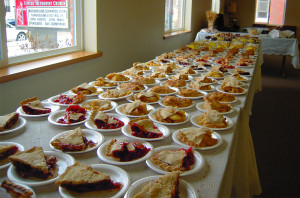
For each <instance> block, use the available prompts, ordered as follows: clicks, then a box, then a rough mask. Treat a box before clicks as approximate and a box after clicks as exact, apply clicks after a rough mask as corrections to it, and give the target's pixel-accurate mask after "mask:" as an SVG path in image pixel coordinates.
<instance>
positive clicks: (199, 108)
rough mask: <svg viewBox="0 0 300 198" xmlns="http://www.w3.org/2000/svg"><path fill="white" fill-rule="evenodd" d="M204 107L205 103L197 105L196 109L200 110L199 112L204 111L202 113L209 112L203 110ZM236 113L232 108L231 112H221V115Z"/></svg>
mask: <svg viewBox="0 0 300 198" xmlns="http://www.w3.org/2000/svg"><path fill="white" fill-rule="evenodd" d="M203 105H204V102H199V103H197V105H196V108H197V109H198V110H199V111H202V112H207V110H205V109H203ZM233 111H234V109H233V108H232V107H230V110H229V111H228V112H219V111H218V112H219V113H220V114H224V115H225V114H230V113H232V112H233Z"/></svg>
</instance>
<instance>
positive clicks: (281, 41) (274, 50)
mask: <svg viewBox="0 0 300 198" xmlns="http://www.w3.org/2000/svg"><path fill="white" fill-rule="evenodd" d="M236 33H238V34H246V33H239V32H236ZM212 35H213V33H208V32H198V33H197V35H196V38H195V41H198V40H200V39H205V37H206V36H212ZM259 38H260V39H261V42H262V52H263V54H269V55H271V54H274V55H289V56H291V57H292V60H291V63H292V65H293V66H294V68H296V69H300V64H299V48H298V40H297V39H296V38H271V37H268V36H266V35H260V36H259Z"/></svg>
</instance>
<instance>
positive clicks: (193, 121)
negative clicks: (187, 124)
mask: <svg viewBox="0 0 300 198" xmlns="http://www.w3.org/2000/svg"><path fill="white" fill-rule="evenodd" d="M200 116H201V114H200V115H194V116H192V117H191V123H192V124H193V125H195V126H197V127H204V126H202V125H200V124H198V123H197V121H198V120H199V119H200ZM224 117H225V119H226V122H227V123H228V125H227V127H225V128H209V127H206V128H208V129H212V130H215V131H221V130H227V129H230V128H232V127H233V121H232V120H231V119H230V118H229V117H227V116H224Z"/></svg>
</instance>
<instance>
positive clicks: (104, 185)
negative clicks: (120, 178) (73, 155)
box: [55, 162, 122, 192]
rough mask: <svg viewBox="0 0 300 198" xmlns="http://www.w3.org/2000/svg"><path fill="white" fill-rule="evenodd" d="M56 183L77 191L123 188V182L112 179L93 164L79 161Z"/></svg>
mask: <svg viewBox="0 0 300 198" xmlns="http://www.w3.org/2000/svg"><path fill="white" fill-rule="evenodd" d="M55 183H56V184H57V185H59V186H61V187H63V188H66V189H68V190H71V191H75V192H90V191H100V190H111V189H117V190H120V189H121V188H122V184H121V183H119V182H114V181H112V180H111V179H110V176H109V175H107V174H105V173H101V172H97V171H95V170H94V169H93V168H92V167H91V166H88V165H85V164H81V163H79V162H75V163H74V164H73V165H72V166H69V167H68V168H67V169H66V170H65V172H64V173H63V174H61V175H60V176H59V178H58V180H57V181H56V182H55Z"/></svg>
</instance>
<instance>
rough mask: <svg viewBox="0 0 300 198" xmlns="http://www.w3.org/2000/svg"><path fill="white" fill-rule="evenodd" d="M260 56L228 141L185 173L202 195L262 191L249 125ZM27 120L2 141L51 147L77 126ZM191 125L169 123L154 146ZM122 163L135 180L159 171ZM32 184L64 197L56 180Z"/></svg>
mask: <svg viewBox="0 0 300 198" xmlns="http://www.w3.org/2000/svg"><path fill="white" fill-rule="evenodd" d="M260 56H261V54H260ZM259 60H260V58H258V61H257V62H256V67H255V69H254V75H253V78H252V79H251V81H250V82H249V90H248V92H247V94H245V95H242V96H238V99H239V100H238V102H236V104H234V105H233V106H234V109H235V111H234V113H232V114H229V115H228V117H230V118H231V119H232V120H233V122H235V123H237V124H235V125H234V127H233V128H232V129H229V130H226V131H220V132H218V133H219V134H220V135H221V136H222V138H223V140H224V143H223V144H222V145H221V146H220V147H218V148H216V149H213V150H208V151H199V152H200V153H201V154H202V155H203V156H204V158H205V163H206V164H205V167H204V168H203V170H201V171H200V172H198V173H195V174H193V175H190V176H183V177H181V178H182V179H183V180H185V181H187V182H189V183H190V184H192V185H193V187H194V188H195V189H196V190H197V192H198V194H199V197H230V196H231V195H236V196H238V197H249V196H252V195H258V194H260V193H261V187H260V182H259V177H258V172H257V168H256V159H255V154H254V148H253V144H252V138H251V133H250V129H249V116H250V112H251V106H252V100H253V96H254V93H255V91H258V90H261V76H260V65H261V61H259ZM200 101H202V100H196V101H195V102H200ZM126 102H127V101H126V100H123V101H118V104H122V103H126ZM154 107H156V108H159V107H160V106H159V105H158V104H156V105H154ZM186 112H187V113H188V114H189V115H190V116H192V115H195V114H199V113H200V111H199V110H197V109H196V108H195V107H193V108H191V109H189V110H187V111H186ZM26 120H27V125H26V127H25V128H24V129H22V130H20V131H18V132H16V133H11V134H5V135H1V136H0V137H1V141H10V142H17V143H20V144H22V145H23V146H24V147H25V149H29V148H31V147H33V146H42V147H43V148H44V150H51V149H50V146H49V141H50V139H51V138H52V137H53V136H55V135H57V134H58V133H60V132H63V131H66V130H70V129H73V128H76V127H59V126H54V125H52V124H50V123H49V122H48V121H47V118H35V119H32V118H26ZM191 126H193V125H192V124H191V123H190V122H188V123H185V124H182V125H179V126H171V127H169V129H170V132H171V135H170V136H169V137H168V138H166V139H164V140H162V141H154V142H151V144H152V145H153V146H154V147H158V146H162V145H172V144H173V145H175V143H174V141H173V140H172V133H173V132H174V131H176V130H178V129H181V128H185V127H191ZM81 127H82V128H85V126H84V125H81ZM102 134H103V135H104V137H105V141H107V140H110V139H113V138H119V137H124V136H123V135H122V133H121V132H120V131H119V132H116V133H111V134H107V133H102ZM73 157H74V158H75V159H76V160H78V161H79V162H82V163H86V164H106V163H105V162H103V161H101V160H100V159H99V158H98V157H97V155H96V151H91V152H88V153H84V154H77V155H73ZM119 167H121V168H123V169H124V170H125V171H127V172H128V173H129V175H130V177H131V182H132V183H133V182H135V181H137V180H138V179H141V178H144V177H147V176H151V175H159V174H158V173H156V172H154V171H153V170H151V169H150V168H148V167H147V165H146V163H145V162H141V163H138V164H135V165H131V166H119ZM6 172H7V169H2V170H0V178H1V179H0V181H2V180H3V179H6ZM32 188H33V189H34V190H35V192H36V194H37V196H38V197H47V198H51V197H53V198H57V197H60V195H59V192H58V187H57V186H56V185H55V184H54V183H52V184H48V185H44V186H40V187H32ZM231 193H233V194H231Z"/></svg>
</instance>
